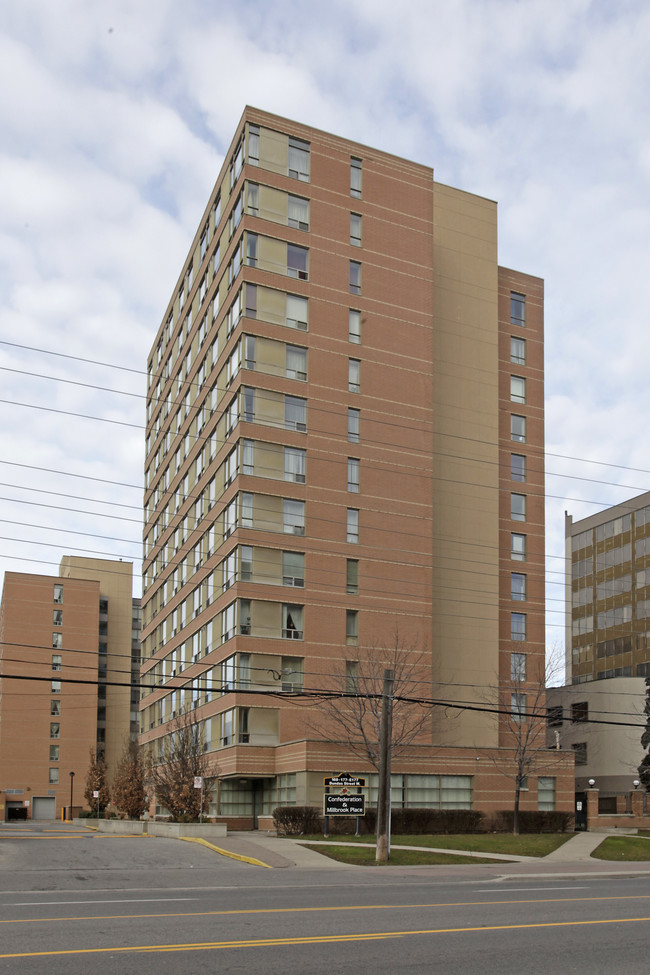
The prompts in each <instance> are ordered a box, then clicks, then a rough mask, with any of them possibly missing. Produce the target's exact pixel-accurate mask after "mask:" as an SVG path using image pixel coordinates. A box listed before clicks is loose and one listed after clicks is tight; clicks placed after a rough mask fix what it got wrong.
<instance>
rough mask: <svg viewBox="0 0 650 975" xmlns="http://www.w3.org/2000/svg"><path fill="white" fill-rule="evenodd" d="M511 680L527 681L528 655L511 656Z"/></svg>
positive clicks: (512, 654) (513, 654)
mask: <svg viewBox="0 0 650 975" xmlns="http://www.w3.org/2000/svg"><path fill="white" fill-rule="evenodd" d="M510 680H513V681H524V680H526V654H525V653H511V654H510Z"/></svg>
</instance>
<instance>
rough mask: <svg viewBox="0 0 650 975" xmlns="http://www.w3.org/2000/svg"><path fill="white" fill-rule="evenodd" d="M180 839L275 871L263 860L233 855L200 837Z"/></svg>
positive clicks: (181, 837)
mask: <svg viewBox="0 0 650 975" xmlns="http://www.w3.org/2000/svg"><path fill="white" fill-rule="evenodd" d="M179 839H181V840H183V841H184V842H185V843H200V844H201V846H207V847H208V849H209V850H214V852H215V853H220V854H221V856H224V857H230V858H231V860H241V861H242V862H243V863H252V864H253V866H254V867H266V868H267V870H272V869H273V867H272V866H271V865H270V864H269V863H262V861H261V860H256V859H255V857H245V856H243V855H242V854H241V853H231V852H230V851H229V850H222V848H221V847H220V846H215V845H214V843H208V841H207V840H202V839H199V838H198V837H194V836H180V837H179Z"/></svg>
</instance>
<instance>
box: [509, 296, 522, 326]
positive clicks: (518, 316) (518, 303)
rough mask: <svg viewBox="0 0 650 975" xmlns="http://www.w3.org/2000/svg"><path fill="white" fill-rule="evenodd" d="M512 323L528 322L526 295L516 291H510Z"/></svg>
mask: <svg viewBox="0 0 650 975" xmlns="http://www.w3.org/2000/svg"><path fill="white" fill-rule="evenodd" d="M510 324H511V325H521V326H522V327H523V326H524V325H525V324H526V295H520V294H518V293H517V292H516V291H511V292H510Z"/></svg>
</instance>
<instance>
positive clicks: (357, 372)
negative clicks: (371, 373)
mask: <svg viewBox="0 0 650 975" xmlns="http://www.w3.org/2000/svg"><path fill="white" fill-rule="evenodd" d="M348 390H349V391H350V392H351V393H360V392H361V360H360V359H348Z"/></svg>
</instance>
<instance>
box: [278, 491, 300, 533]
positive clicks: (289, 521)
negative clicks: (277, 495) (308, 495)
mask: <svg viewBox="0 0 650 975" xmlns="http://www.w3.org/2000/svg"><path fill="white" fill-rule="evenodd" d="M282 519H283V531H284V533H285V535H304V534H305V502H304V501H294V500H293V499H292V498H284V500H283V501H282Z"/></svg>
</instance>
